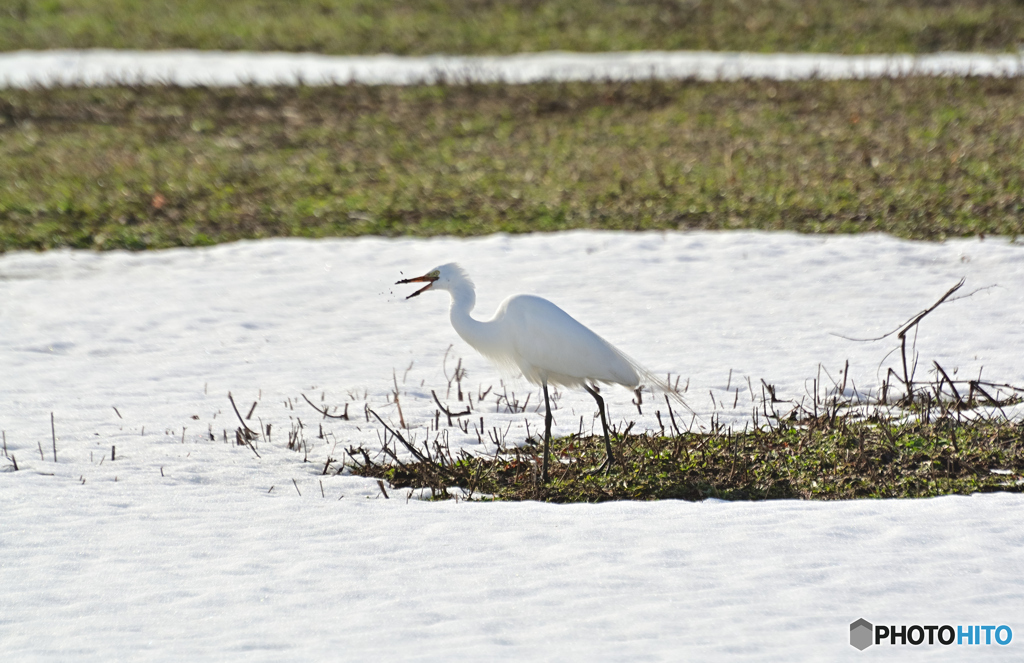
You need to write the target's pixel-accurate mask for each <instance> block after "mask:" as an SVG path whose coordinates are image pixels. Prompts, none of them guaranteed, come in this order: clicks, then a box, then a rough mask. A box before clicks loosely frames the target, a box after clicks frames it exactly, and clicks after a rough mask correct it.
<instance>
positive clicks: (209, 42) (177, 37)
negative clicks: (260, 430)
mask: <svg viewBox="0 0 1024 663" xmlns="http://www.w3.org/2000/svg"><path fill="white" fill-rule="evenodd" d="M1022 41H1024V15H1022V13H1021V11H1020V4H1019V2H1016V1H1015V0H957V1H956V2H948V1H946V2H936V1H935V0H731V1H730V2H718V1H716V0H657V1H654V2H652V1H650V0H585V1H583V2H580V1H579V0H502V2H493V1H490V0H446V1H445V2H435V1H433V0H372V1H367V0H262V1H261V2H252V1H251V0H222V1H221V2H206V1H205V0H178V1H177V2H166V1H165V0H7V2H5V3H4V4H2V5H0V51H13V50H20V49H50V48H120V49H124V48H128V49H168V48H192V49H202V50H239V49H241V50H256V51H290V52H303V51H306V52H318V53H330V54H359V55H365V54H372V53H396V54H399V55H430V54H434V53H453V54H498V53H519V52H527V51H545V50H566V51H621V50H637V49H651V50H715V51H755V52H779V51H815V52H833V53H923V52H936V51H996V52H1008V51H1009V52H1012V51H1016V50H1017V49H1018V48H1019V46H1020V44H1021V42H1022Z"/></svg>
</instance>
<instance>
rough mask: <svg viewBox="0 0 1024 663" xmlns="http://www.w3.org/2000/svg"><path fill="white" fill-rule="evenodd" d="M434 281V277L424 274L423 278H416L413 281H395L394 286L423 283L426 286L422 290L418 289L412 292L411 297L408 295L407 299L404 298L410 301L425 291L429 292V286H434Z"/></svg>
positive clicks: (435, 278)
mask: <svg viewBox="0 0 1024 663" xmlns="http://www.w3.org/2000/svg"><path fill="white" fill-rule="evenodd" d="M436 280H437V277H436V276H431V275H430V274H424V275H423V276H417V277H416V278H414V279H402V280H401V281H396V282H395V285H399V284H401V283H423V282H424V281H425V282H426V283H427V285H425V286H423V287H422V288H420V289H419V290H417V291H416V292H414V293H412V294H411V295H409V296H408V297H406V299H412V298H413V297H415V296H416V295H418V294H420V293H421V292H425V291H427V290H429V289H430V286H432V285H434V281H436Z"/></svg>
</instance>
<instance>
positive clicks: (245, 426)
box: [228, 391, 259, 455]
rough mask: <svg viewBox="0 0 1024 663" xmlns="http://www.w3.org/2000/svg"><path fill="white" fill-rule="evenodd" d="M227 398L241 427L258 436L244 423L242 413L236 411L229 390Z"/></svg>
mask: <svg viewBox="0 0 1024 663" xmlns="http://www.w3.org/2000/svg"><path fill="white" fill-rule="evenodd" d="M228 400H229V401H231V409H233V410H234V411H235V416H237V417H238V420H239V421H241V422H242V428H244V429H245V431H246V432H247V433H248V434H249V435H252V436H253V437H259V434H258V433H257V432H256V431H254V430H253V429H251V428H249V426H248V424H246V423H245V419H243V418H242V415H241V414H240V413H239V412H238V406H236V405H235V399H234V398H233V397H232V396H231V392H230V391H229V392H228ZM257 455H259V454H257Z"/></svg>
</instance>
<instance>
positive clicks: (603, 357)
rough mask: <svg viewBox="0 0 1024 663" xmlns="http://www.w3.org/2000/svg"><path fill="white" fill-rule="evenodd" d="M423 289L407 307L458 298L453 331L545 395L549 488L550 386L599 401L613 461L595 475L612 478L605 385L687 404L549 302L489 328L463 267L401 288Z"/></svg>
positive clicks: (529, 301) (525, 303)
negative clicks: (420, 300)
mask: <svg viewBox="0 0 1024 663" xmlns="http://www.w3.org/2000/svg"><path fill="white" fill-rule="evenodd" d="M416 282H421V283H423V282H425V283H426V284H427V285H425V286H424V287H422V288H420V289H419V290H417V291H416V292H414V293H412V294H411V295H409V296H408V297H406V299H410V298H412V297H416V296H417V295H419V294H421V293H423V292H426V291H427V290H445V291H447V292H448V294H449V295H451V298H452V303H451V310H450V317H451V322H452V327H454V328H455V331H456V332H458V334H459V336H461V337H462V339H463V340H464V341H466V342H467V343H469V344H470V345H471V346H473V348H474V349H476V351H477V352H479V353H480V354H482V355H483V356H485V357H487V358H488V359H490V360H491V361H492V362H493V363H495V364H496V365H498V367H499V368H503V369H506V370H518V371H520V372H522V374H523V377H525V378H526V379H527V380H529V381H530V382H532V383H534V384H538V385H540V386H541V388H542V389H543V391H544V465H543V470H542V473H541V478H542V480H543V481H547V476H548V446H549V443H550V441H551V419H552V417H551V402H550V400H549V398H548V384H553V385H559V386H563V387H568V388H573V387H582V388H583V389H585V390H586V391H587V393H589V394H590V395H591V396H593V397H594V400H596V401H597V406H598V408H599V410H600V413H601V426H602V428H603V430H604V445H605V454H606V455H605V460H604V462H603V463H602V464H601V465H600V466H599V467H598V468H597V469H596V470H595V472H599V471H601V470H607V469H608V468H609V467H611V465H612V464H613V463H614V462H615V457H614V455H613V454H612V445H611V441H610V440H609V437H608V421H607V419H606V417H605V409H604V399H603V398H601V395H600V394H599V393H598V391H599V389H598V386H597V384H598V383H607V384H621V385H623V386H624V387H629V388H630V389H636V388H637V387H639V386H640V384H642V383H646V384H650V385H654V386H657V387H658V388H660V389H663V390H665V391H666V392H668V393H670V394H672V395H673V396H674V397H675V398H676V399H677V400H679V401H680V402H682V399H681V397H680V396H679V394H678V393H677V392H676V391H675V390H674V389H672V388H671V387H670V386H669V385H668V384H666V383H665V382H663V381H661V380H659V379H658V378H656V377H655V376H654V375H652V374H651V373H650V371H648V370H646V369H644V368H643V367H642V366H640V365H639V364H638V363H637V362H635V361H634V360H633V359H631V358H629V357H628V356H627V355H626V354H624V353H622V352H620V351H619V350H618V349H616V348H615V346H613V345H612V344H611V343H609V342H608V341H606V340H604V339H603V338H601V337H600V336H598V335H597V334H595V333H594V332H592V331H591V330H590V329H588V328H587V327H585V326H583V325H582V324H581V323H579V322H577V321H576V319H575V318H573V317H572V316H570V315H569V314H568V313H566V312H565V311H563V310H562V309H560V308H558V307H557V306H555V305H554V304H552V303H551V302H549V301H548V300H546V299H543V298H541V297H535V296H533V295H513V296H511V297H509V298H508V299H506V300H505V301H504V302H502V303H501V305H499V306H498V310H497V311H495V312H494V315H493V316H492V317H491V319H490V320H476V319H474V318H473V317H472V316H471V315H470V313H471V312H472V310H473V307H474V306H475V305H476V291H475V289H474V286H473V281H471V280H470V278H469V276H468V275H467V274H466V272H465V271H464V270H463V269H462V268H461V267H459V266H458V265H457V264H455V263H449V264H447V265H441V266H440V267H438V268H436V269H432V270H430V271H429V272H427V273H426V274H424V275H423V276H418V277H416V278H412V279H402V280H401V281H398V283H399V284H400V283H416ZM396 285H397V284H396ZM684 405H685V404H684Z"/></svg>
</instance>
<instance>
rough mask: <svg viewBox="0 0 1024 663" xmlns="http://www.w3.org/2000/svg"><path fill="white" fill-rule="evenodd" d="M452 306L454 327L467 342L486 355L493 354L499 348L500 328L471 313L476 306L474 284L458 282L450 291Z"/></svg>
mask: <svg viewBox="0 0 1024 663" xmlns="http://www.w3.org/2000/svg"><path fill="white" fill-rule="evenodd" d="M448 292H449V294H451V296H452V307H451V309H450V310H449V312H448V315H449V317H450V318H451V321H452V327H454V328H455V331H456V332H458V334H459V336H461V337H462V340H464V341H465V342H466V343H469V344H470V345H471V346H473V348H474V349H475V350H476V351H477V352H480V353H481V354H484V355H493V354H494V353H495V351H496V350H497V348H498V342H499V339H498V329H497V328H496V327H495V325H494V324H493V323H492V322H486V321H481V320H476V319H474V318H473V316H471V315H470V313H471V312H472V311H473V307H474V306H476V292H474V290H473V286H472V285H470V284H468V283H466V284H458V285H457V286H454V287H452V288H451V289H450V290H449V291H448Z"/></svg>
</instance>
